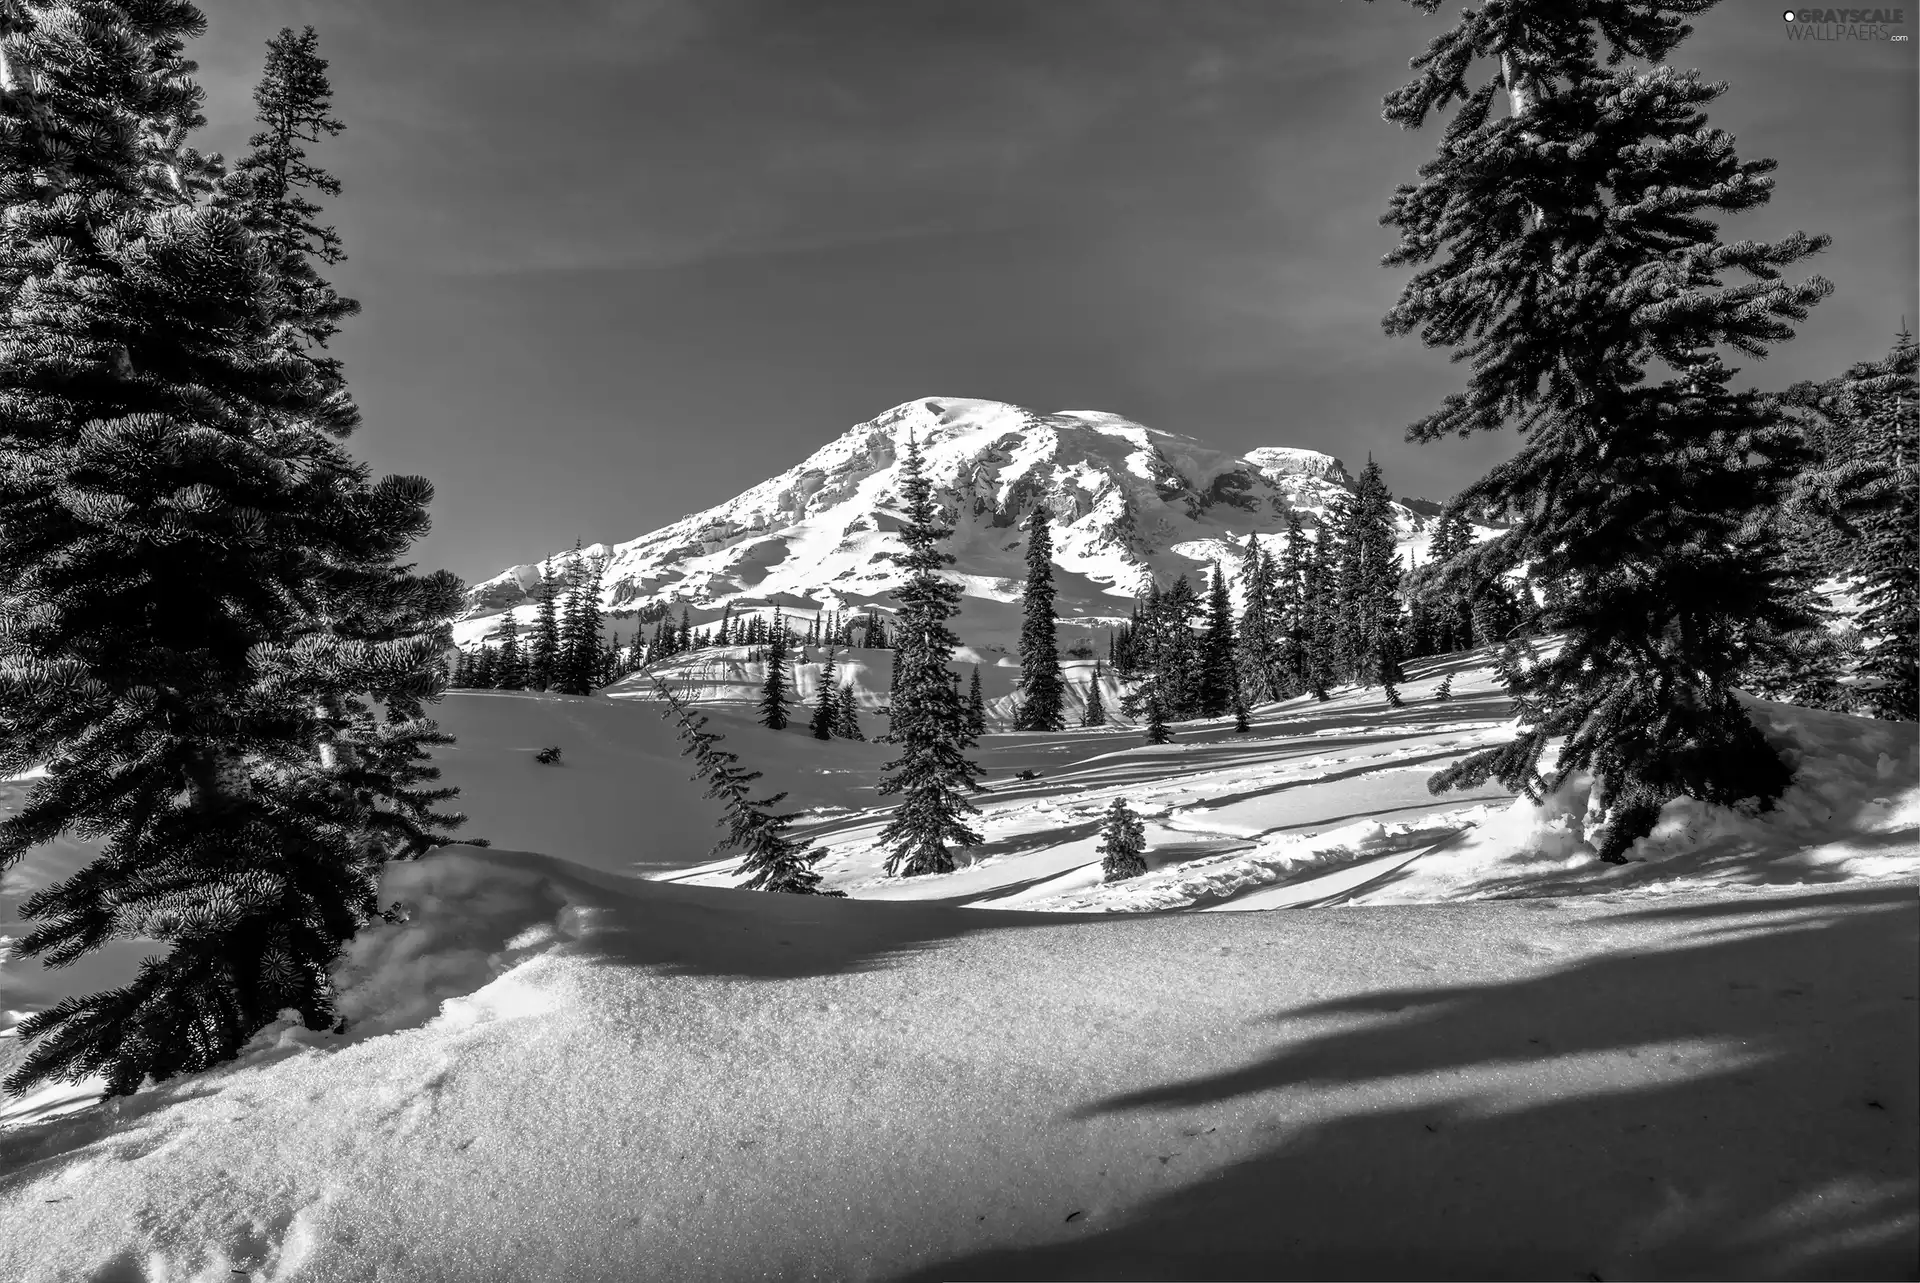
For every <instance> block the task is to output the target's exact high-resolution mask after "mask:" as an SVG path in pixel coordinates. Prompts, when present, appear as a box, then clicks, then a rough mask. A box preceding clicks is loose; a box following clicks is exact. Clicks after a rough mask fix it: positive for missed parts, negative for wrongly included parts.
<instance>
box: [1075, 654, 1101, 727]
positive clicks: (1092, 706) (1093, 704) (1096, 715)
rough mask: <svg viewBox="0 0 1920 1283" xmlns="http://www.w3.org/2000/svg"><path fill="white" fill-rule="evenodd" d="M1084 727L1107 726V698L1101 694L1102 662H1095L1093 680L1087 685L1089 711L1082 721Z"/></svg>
mask: <svg viewBox="0 0 1920 1283" xmlns="http://www.w3.org/2000/svg"><path fill="white" fill-rule="evenodd" d="M1080 724H1081V725H1082V726H1105V725H1106V724H1107V701H1106V696H1105V695H1103V694H1101V692H1100V661H1099V660H1097V659H1096V660H1094V661H1093V679H1092V680H1091V681H1089V682H1088V683H1087V711H1086V713H1085V715H1084V716H1082V717H1081V719H1080Z"/></svg>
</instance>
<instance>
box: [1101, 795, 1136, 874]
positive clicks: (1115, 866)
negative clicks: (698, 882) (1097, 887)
mask: <svg viewBox="0 0 1920 1283" xmlns="http://www.w3.org/2000/svg"><path fill="white" fill-rule="evenodd" d="M1094 853H1095V854H1097V855H1098V856H1099V857H1100V873H1101V879H1100V880H1101V881H1103V882H1123V881H1125V880H1126V879H1128V878H1137V877H1139V876H1140V875H1141V874H1143V873H1145V872H1146V871H1147V826H1146V825H1145V824H1143V823H1142V822H1141V820H1140V817H1139V816H1137V815H1135V814H1134V813H1133V811H1132V810H1131V809H1129V808H1128V806H1127V799H1125V798H1124V797H1116V798H1114V799H1113V801H1112V802H1111V803H1110V804H1109V805H1108V806H1107V813H1106V814H1105V815H1104V816H1102V817H1101V819H1100V845H1099V846H1097V847H1095V848H1094Z"/></svg>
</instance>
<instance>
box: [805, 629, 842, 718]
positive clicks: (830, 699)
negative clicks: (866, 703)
mask: <svg viewBox="0 0 1920 1283" xmlns="http://www.w3.org/2000/svg"><path fill="white" fill-rule="evenodd" d="M839 715H840V692H839V686H838V683H837V682H836V681H835V680H834V676H833V651H831V650H829V651H827V654H826V658H825V659H823V660H822V661H821V663H820V689H819V690H817V691H815V692H814V694H813V721H812V723H811V724H810V729H811V730H812V731H813V737H814V738H815V739H817V740H824V739H832V738H833V724H834V722H835V721H836V720H837V719H838V718H839Z"/></svg>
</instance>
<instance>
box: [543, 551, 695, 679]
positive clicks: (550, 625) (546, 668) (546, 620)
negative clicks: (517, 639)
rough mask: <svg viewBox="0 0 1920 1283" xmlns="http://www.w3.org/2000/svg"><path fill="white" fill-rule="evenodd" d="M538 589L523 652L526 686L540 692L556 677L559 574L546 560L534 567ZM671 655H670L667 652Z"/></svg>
mask: <svg viewBox="0 0 1920 1283" xmlns="http://www.w3.org/2000/svg"><path fill="white" fill-rule="evenodd" d="M535 569H537V570H538V571H539V573H540V588H539V591H538V593H537V594H536V595H535V597H534V611H533V641H532V644H531V645H530V646H529V647H528V648H527V686H528V687H529V688H531V689H533V690H537V691H543V690H546V689H547V688H548V687H550V686H552V685H553V684H554V683H555V682H556V681H557V680H558V679H559V676H560V617H559V614H558V612H557V610H556V607H557V605H558V603H559V600H560V573H559V570H558V568H557V567H556V566H555V565H554V564H553V561H552V560H551V559H549V560H548V561H547V563H546V564H545V565H543V566H538V567H536V568H535ZM669 653H671V652H669Z"/></svg>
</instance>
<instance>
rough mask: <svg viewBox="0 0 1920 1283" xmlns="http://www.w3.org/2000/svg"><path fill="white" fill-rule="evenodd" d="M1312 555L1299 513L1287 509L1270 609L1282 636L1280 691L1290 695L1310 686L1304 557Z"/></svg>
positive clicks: (1308, 614)
mask: <svg viewBox="0 0 1920 1283" xmlns="http://www.w3.org/2000/svg"><path fill="white" fill-rule="evenodd" d="M1311 555H1312V551H1311V547H1310V545H1309V544H1308V543H1307V536H1306V532H1305V531H1304V530H1302V529H1301V528H1300V514H1299V513H1298V512H1296V511H1294V510H1293V509H1291V508H1289V509H1288V510H1287V551H1286V554H1285V556H1284V557H1283V559H1282V560H1281V563H1280V567H1279V570H1278V572H1277V573H1276V574H1275V575H1274V591H1273V598H1272V600H1273V606H1272V608H1271V609H1272V612H1273V617H1274V621H1275V626H1276V627H1277V628H1278V630H1279V632H1280V635H1281V636H1282V637H1284V638H1285V642H1286V645H1285V648H1284V651H1283V653H1282V656H1281V659H1282V664H1283V671H1284V674H1285V680H1284V682H1283V683H1282V685H1281V693H1282V694H1283V695H1285V696H1287V697H1289V698H1291V697H1292V696H1295V695H1299V694H1302V693H1303V692H1305V691H1306V690H1308V689H1309V685H1308V682H1307V634H1308V632H1309V631H1310V621H1311V618H1312V611H1311V610H1310V608H1309V605H1308V601H1307V560H1308V558H1309V557H1310V556H1311Z"/></svg>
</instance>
